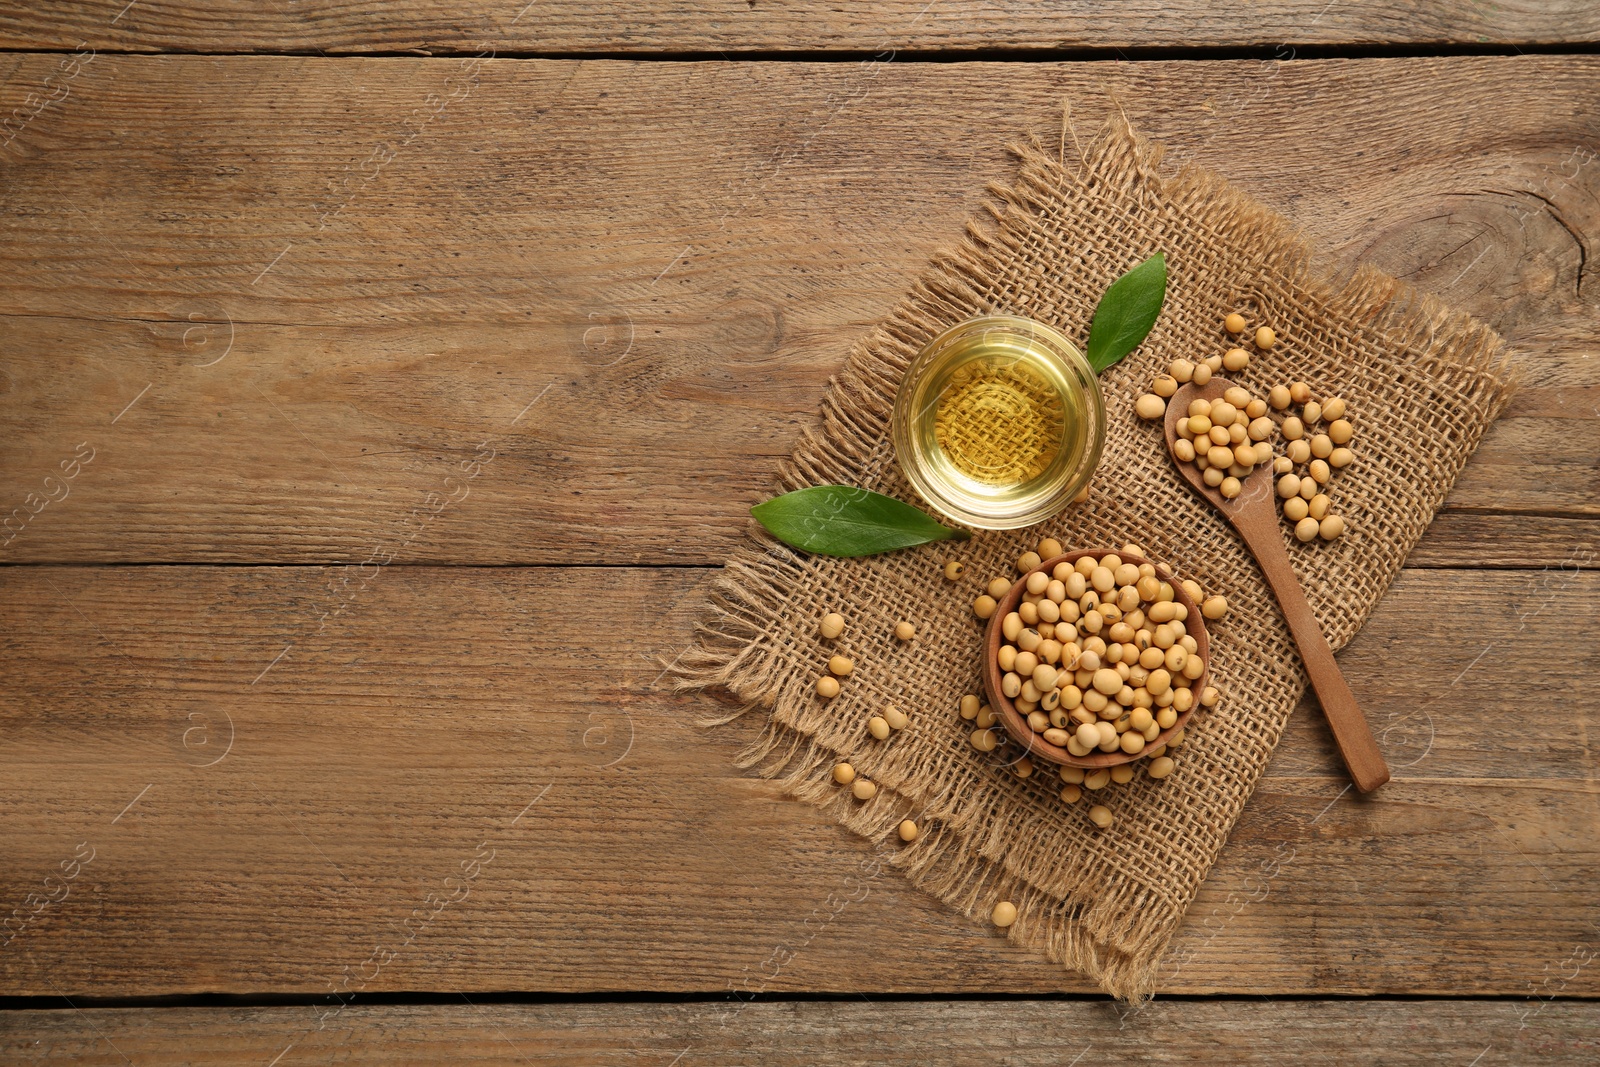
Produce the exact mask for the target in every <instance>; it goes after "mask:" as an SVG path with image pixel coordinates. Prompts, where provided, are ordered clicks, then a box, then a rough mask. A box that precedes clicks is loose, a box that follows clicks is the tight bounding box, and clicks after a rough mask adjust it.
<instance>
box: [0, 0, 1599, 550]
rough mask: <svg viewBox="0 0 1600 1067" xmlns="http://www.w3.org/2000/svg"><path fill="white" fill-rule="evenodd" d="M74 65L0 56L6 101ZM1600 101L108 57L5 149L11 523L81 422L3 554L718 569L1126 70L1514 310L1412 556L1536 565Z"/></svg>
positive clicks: (1456, 62) (1185, 80)
mask: <svg viewBox="0 0 1600 1067" xmlns="http://www.w3.org/2000/svg"><path fill="white" fill-rule="evenodd" d="M165 10H168V9H167V8H156V7H154V6H148V5H139V6H137V7H135V8H134V9H133V10H132V11H130V13H129V15H128V16H127V17H128V18H130V19H131V18H133V17H134V16H135V15H136V14H141V13H142V14H150V13H152V12H156V11H165ZM171 10H174V11H175V10H178V9H171ZM261 10H262V11H263V12H270V11H273V10H275V9H274V8H273V6H272V5H267V6H266V7H264V8H262V9H261ZM1335 10H1337V9H1335ZM1329 17H1330V18H1331V17H1333V12H1330V16H1329ZM58 64H59V59H58V57H54V56H18V55H11V56H4V57H0V113H3V112H8V111H10V110H12V109H13V108H14V107H15V106H16V105H17V104H19V103H20V102H21V101H22V100H23V98H24V95H25V94H26V93H27V92H30V91H34V90H36V89H37V88H38V87H39V86H40V85H42V84H43V82H44V80H45V79H47V78H49V77H51V75H52V72H54V71H56V70H57V66H58ZM1597 90H1600V60H1597V59H1595V58H1594V57H1581V58H1573V57H1554V56H1529V57H1516V58H1509V59H1493V58H1486V59H1467V58H1462V59H1451V60H1364V61H1349V62H1345V61H1319V62H1317V63H1274V62H1270V61H1269V62H1263V63H1258V62H1214V63H1206V62H1184V63H1167V62H1158V63H1142V64H1139V65H1138V67H1137V70H1134V69H1132V68H1129V67H1126V66H1116V65H1106V64H1078V65H1071V64H1068V65H1062V64H1031V63H1030V64H953V65H951V64H906V63H888V64H882V65H879V66H876V67H862V66H860V65H857V64H838V63H832V64H829V63H809V64H802V63H747V64H727V63H720V62H709V63H692V64H679V63H623V62H606V61H592V62H582V63H578V62H548V61H515V62H513V61H492V62H486V63H482V64H478V63H476V62H475V61H473V60H470V59H468V60H453V59H452V60H423V59H416V60H411V59H345V60H340V61H337V62H334V61H325V60H322V59H303V58H281V57H280V58H266V57H260V58H258V57H232V58H210V57H196V56H183V57H162V58H140V57H127V56H107V55H102V56H98V57H96V58H95V59H94V60H93V61H92V62H90V63H88V64H87V65H86V66H84V67H83V68H82V69H81V71H80V72H79V73H78V74H77V75H76V77H74V78H73V79H72V80H71V81H70V95H68V96H67V97H65V98H64V99H62V100H60V101H58V102H56V103H53V104H52V105H51V106H49V107H47V108H45V109H44V110H41V111H39V112H38V113H37V115H36V116H35V117H34V118H33V119H32V120H31V121H30V122H28V123H27V124H26V125H25V126H23V127H22V128H21V129H20V132H18V133H17V134H16V136H15V138H14V139H13V140H11V141H10V143H9V144H8V145H7V146H6V147H5V148H4V149H0V168H3V170H4V176H5V180H4V183H3V185H0V210H3V214H0V219H3V222H0V226H3V232H4V237H5V239H4V241H0V267H3V273H0V277H3V278H4V279H5V281H4V283H3V292H4V295H5V311H4V314H3V317H0V322H3V323H4V325H3V327H0V328H3V329H4V331H5V337H6V344H5V346H4V352H3V354H0V441H4V446H3V447H4V450H5V457H6V462H5V463H4V464H3V469H0V516H5V515H13V514H14V509H15V508H18V507H23V506H28V507H29V508H30V509H31V508H33V507H40V506H41V505H39V504H38V503H37V502H38V501H39V500H42V499H45V496H46V493H47V491H50V490H47V489H46V487H45V486H44V483H43V479H44V478H45V477H46V476H51V475H55V474H56V472H57V469H58V467H59V465H60V464H61V462H62V461H64V460H67V459H69V458H70V457H71V456H72V455H73V454H74V451H75V449H76V447H77V446H78V445H79V444H81V443H88V444H89V445H91V446H92V447H93V448H94V449H95V450H96V458H95V459H94V461H93V463H92V464H91V465H89V466H88V467H86V468H84V470H83V473H82V475H81V476H80V477H78V478H77V479H75V480H74V481H73V482H72V484H71V485H70V486H66V488H67V490H68V491H69V492H70V497H69V498H67V499H64V500H60V501H57V502H52V503H48V504H46V505H43V506H42V510H40V511H39V512H38V513H37V514H33V513H32V511H31V510H30V511H29V512H28V514H27V515H25V516H19V517H18V518H17V519H15V520H14V522H13V527H12V528H11V529H12V530H13V531H14V530H15V528H16V525H17V524H18V523H20V521H21V519H22V518H24V517H25V518H27V520H28V521H27V522H26V529H25V530H23V531H22V532H21V533H20V534H18V535H17V536H16V537H14V538H12V539H11V540H10V543H8V544H7V545H6V546H5V547H4V548H0V559H5V560H9V561H71V560H81V561H124V560H129V561H142V562H151V561H170V562H178V561H204V562H268V561H277V562H297V563H316V562H327V561H341V562H350V563H359V562H360V561H362V560H364V559H366V558H368V557H369V555H370V554H371V553H373V551H374V549H375V548H376V549H377V551H378V552H379V553H380V554H387V553H389V552H391V551H392V552H394V553H395V554H396V555H395V558H397V559H399V560H400V561H402V562H440V563H458V562H459V563H505V562H522V563H548V562H573V561H579V562H628V563H677V562H688V563H716V562H720V561H721V560H722V559H724V558H726V556H727V554H728V552H729V550H730V549H731V548H732V546H733V545H734V544H736V543H737V541H738V539H739V538H740V537H741V536H742V535H743V529H744V524H745V522H746V521H747V520H746V509H747V508H748V507H749V506H750V505H751V504H752V503H755V502H756V501H758V500H759V499H761V498H762V497H763V496H764V495H765V494H766V493H767V492H768V491H769V486H770V484H771V483H770V477H771V472H772V471H773V469H774V468H775V466H776V464H777V463H778V461H779V460H780V459H781V457H783V456H785V455H787V454H788V452H789V450H790V448H791V447H792V445H793V443H794V440H795V436H796V434H797V431H798V428H799V427H800V426H801V425H803V424H804V423H806V422H807V421H809V420H810V419H811V418H812V417H813V414H814V412H815V410H816V405H817V400H818V397H819V396H820V394H821V390H822V388H823V384H824V382H825V380H826V378H827V376H828V375H829V374H830V373H832V372H833V371H834V370H836V369H837V368H838V367H839V366H840V365H841V364H842V361H843V359H844V358H845V355H846V353H847V351H848V348H849V345H850V343H851V342H852V341H853V340H854V339H856V338H858V337H859V336H861V335H862V334H863V333H864V332H865V331H866V330H867V329H868V328H869V327H870V325H871V324H872V323H873V322H875V321H876V320H877V319H879V318H880V317H881V316H882V315H883V314H884V313H885V312H886V311H887V310H888V309H889V308H890V307H891V306H892V305H893V303H894V302H895V300H897V299H898V297H899V295H900V294H901V293H902V292H904V290H905V289H906V287H907V286H908V285H909V283H910V280H911V279H912V277H913V276H914V275H915V273H916V272H917V271H918V270H919V269H920V268H921V267H922V265H923V264H924V263H925V262H926V260H927V258H928V256H929V255H930V254H932V253H933V252H934V251H935V250H936V249H937V248H939V247H940V246H942V245H945V244H948V243H950V242H951V241H952V240H953V239H954V238H955V237H956V236H957V235H958V234H959V233H960V230H961V226H962V225H963V223H964V221H965V220H966V219H967V218H968V217H969V216H970V215H972V214H973V212H975V211H977V210H978V209H979V208H980V205H981V203H982V196H983V194H982V189H983V186H984V184H985V182H988V181H992V180H1003V179H1005V178H1006V177H1007V176H1008V175H1009V174H1010V172H1011V163H1010V162H1009V161H1008V159H1007V158H1006V156H1005V152H1004V142H1005V140H1006V139H1007V138H1009V137H1012V136H1013V135H1016V134H1020V133H1021V132H1023V131H1026V130H1029V129H1039V130H1044V131H1048V133H1047V135H1048V136H1051V137H1052V139H1053V138H1054V135H1055V131H1056V130H1057V129H1058V128H1059V125H1058V121H1057V120H1058V116H1059V106H1060V101H1061V99H1062V97H1063V96H1066V97H1069V98H1070V99H1071V100H1072V102H1073V106H1074V113H1075V115H1076V116H1077V118H1076V120H1075V123H1076V127H1075V128H1076V130H1077V131H1081V132H1085V133H1086V132H1087V131H1088V130H1090V129H1092V128H1093V125H1094V123H1095V122H1097V121H1098V119H1099V117H1100V116H1102V115H1104V114H1105V113H1106V112H1107V109H1108V108H1109V107H1110V106H1111V104H1110V100H1111V96H1112V94H1115V97H1116V98H1117V99H1118V100H1119V101H1121V103H1122V106H1124V107H1125V108H1126V110H1127V113H1128V114H1129V116H1130V117H1131V118H1132V119H1133V121H1134V122H1135V123H1136V124H1138V125H1139V126H1140V127H1141V128H1142V129H1144V130H1146V131H1147V132H1149V133H1150V134H1151V135H1152V136H1154V137H1156V138H1158V139H1160V140H1162V141H1163V142H1165V143H1166V144H1167V145H1168V146H1169V149H1170V152H1171V153H1172V154H1173V155H1175V156H1176V157H1178V158H1180V159H1186V160H1194V161H1197V162H1201V163H1205V164H1207V165H1210V166H1213V167H1216V168H1218V169H1220V170H1221V171H1223V172H1224V173H1227V174H1229V175H1230V176H1231V177H1233V178H1234V179H1235V180H1236V181H1237V182H1238V183H1239V184H1240V185H1241V186H1242V187H1243V188H1245V189H1246V190H1248V191H1249V192H1251V193H1252V194H1254V195H1256V196H1257V197H1259V198H1260V199H1262V200H1263V201H1265V202H1266V203H1268V204H1269V205H1271V206H1273V207H1275V208H1278V209H1280V210H1282V211H1284V212H1286V213H1287V214H1289V215H1290V216H1291V217H1293V218H1294V219H1295V220H1296V221H1297V222H1298V223H1299V224H1301V225H1302V226H1303V227H1304V228H1305V230H1306V232H1307V234H1308V235H1309V236H1310V237H1312V238H1313V239H1315V240H1317V241H1319V242H1321V243H1322V244H1323V245H1324V246H1325V247H1326V248H1327V249H1328V251H1329V254H1330V256H1332V257H1333V259H1334V260H1335V261H1338V262H1343V263H1353V262H1372V263H1375V264H1377V265H1379V266H1381V267H1383V268H1385V269H1387V270H1390V271H1393V272H1394V273H1397V274H1399V275H1402V276H1404V277H1407V278H1409V279H1410V280H1412V281H1414V282H1416V283H1417V284H1419V285H1420V286H1422V287H1423V288H1424V289H1427V290H1430V291H1433V292H1436V293H1438V294H1439V295H1441V296H1444V297H1446V298H1447V299H1449V300H1451V301H1452V302H1454V303H1456V304H1457V305H1459V306H1462V307H1465V308H1466V309H1468V310H1470V311H1472V312H1474V313H1476V314H1478V315H1480V316H1481V317H1483V318H1485V319H1486V320H1487V321H1489V322H1490V323H1491V324H1493V325H1495V326H1496V327H1497V328H1499V329H1500V330H1502V331H1503V332H1504V333H1505V335H1506V336H1507V337H1508V339H1509V340H1510V341H1511V343H1512V344H1513V346H1514V347H1515V350H1516V352H1517V354H1518V356H1519V357H1520V359H1521V360H1522V363H1523V368H1524V385H1523V388H1522V391H1521V392H1520V394H1519V395H1518V397H1517V399H1516V400H1515V402H1514V404H1513V406H1512V408H1511V410H1510V411H1509V412H1508V414H1507V415H1506V417H1505V418H1503V419H1502V420H1501V421H1500V422H1499V424H1497V426H1496V427H1495V428H1494V430H1493V431H1492V432H1491V434H1490V435H1489V437H1488V439H1487V440H1486V441H1485V443H1484V444H1483V446H1482V448H1481V450H1480V452H1479V455H1478V456H1477V458H1476V459H1475V460H1474V462H1473V463H1472V464H1471V465H1469V467H1468V468H1467V470H1466V472H1465V473H1464V474H1463V476H1462V478H1461V480H1460V482H1459V484H1458V486H1457V489H1456V491H1455V492H1454V494H1453V495H1452V497H1451V500H1450V507H1452V508H1459V509H1463V510H1464V511H1465V512H1466V516H1465V517H1464V518H1463V520H1462V523H1461V524H1458V525H1451V524H1448V523H1445V524H1442V525H1441V526H1440V527H1439V529H1438V530H1437V531H1436V532H1435V533H1434V534H1433V535H1431V537H1430V539H1429V540H1428V541H1426V542H1425V543H1424V548H1423V549H1421V550H1419V551H1423V552H1425V553H1426V558H1428V559H1430V560H1432V561H1433V562H1434V564H1436V565H1454V564H1455V563H1474V562H1477V561H1479V560H1481V559H1485V558H1489V559H1502V560H1508V561H1510V562H1515V563H1521V564H1526V563H1529V562H1532V563H1537V564H1559V563H1561V562H1562V561H1563V560H1565V559H1568V558H1569V557H1570V555H1571V553H1572V551H1573V550H1574V547H1575V546H1576V548H1577V551H1579V552H1583V551H1590V550H1592V545H1593V540H1594V538H1593V534H1591V533H1588V532H1587V530H1588V527H1587V525H1585V523H1586V522H1587V520H1590V519H1592V518H1594V517H1595V515H1596V514H1597V510H1596V509H1597V505H1596V503H1595V500H1596V495H1597V489H1600V473H1597V471H1596V468H1595V465H1594V457H1595V455H1596V454H1600V418H1597V416H1596V409H1597V407H1600V365H1597V364H1596V362H1595V361H1594V360H1593V359H1592V358H1591V355H1590V354H1591V351H1592V349H1593V347H1594V346H1595V344H1596V343H1597V340H1600V326H1597V315H1596V306H1595V301H1594V297H1593V286H1592V285H1591V288H1590V290H1587V291H1586V290H1584V289H1583V288H1582V286H1583V284H1584V283H1585V279H1584V272H1585V261H1586V255H1587V242H1588V241H1589V240H1590V238H1589V237H1588V236H1587V235H1589V234H1592V233H1594V232H1596V231H1597V228H1600V165H1596V162H1595V155H1594V146H1596V145H1597V144H1600V119H1597V118H1596V116H1595V113H1594V110H1593V109H1592V108H1591V107H1589V106H1588V105H1589V103H1590V102H1591V101H1592V100H1593V98H1594V96H1595V94H1596V91H1597ZM430 94H431V95H430ZM441 103H442V110H440V111H437V112H436V111H435V110H434V109H435V108H438V107H440V106H441ZM1400 131H1403V136H1401V135H1400ZM1064 144H1065V147H1066V149H1067V150H1068V151H1070V150H1071V139H1070V138H1068V139H1066V140H1065V142H1064ZM230 343H231V347H230ZM530 402H536V403H535V405H534V406H533V407H532V408H529V407H528V405H529V404H530ZM130 405H131V406H130ZM519 415H520V416H521V417H520V419H519ZM484 441H490V442H492V444H493V447H494V448H495V450H496V453H495V459H494V460H493V462H492V463H490V464H488V465H487V466H484V467H483V468H482V474H481V476H480V477H478V478H477V479H476V480H475V481H474V482H473V483H472V484H471V486H470V487H469V490H468V491H469V493H470V496H469V497H467V498H462V499H460V500H459V501H458V504H459V506H455V505H452V510H451V512H450V515H449V518H448V521H445V522H441V523H439V524H436V525H434V526H432V527H431V528H430V529H429V530H428V531H427V532H426V533H425V534H424V535H423V536H418V537H415V538H409V535H408V534H402V535H400V536H398V537H397V536H396V534H395V531H396V530H398V529H401V528H402V527H405V526H406V525H407V524H408V523H411V522H414V520H413V519H410V518H408V517H409V516H412V515H413V512H414V509H416V508H417V507H419V506H428V507H432V506H433V503H432V501H430V498H429V494H448V495H453V494H456V493H458V492H459V489H458V488H457V486H458V484H459V482H457V483H451V485H450V486H449V487H447V484H446V479H447V478H449V477H452V476H453V474H454V472H455V470H456V468H457V466H458V464H459V463H460V461H461V460H462V459H463V458H465V457H470V456H471V455H472V454H473V452H474V449H475V448H476V446H477V445H478V444H479V443H481V442H484ZM53 491H54V492H56V493H58V494H59V492H60V491H61V490H60V488H59V487H58V488H56V489H54V490H53ZM29 494H34V498H33V499H34V503H33V504H31V505H29V504H27V502H28V501H29ZM1506 516H1516V517H1517V518H1515V519H1514V520H1511V521H1507V520H1506V518H1505V517H1506ZM1524 516H1526V519H1524V518H1523V517H1524ZM1447 517H1448V513H1447ZM1575 520H1583V521H1582V522H1578V521H1575ZM1453 530H1460V531H1462V533H1461V535H1460V538H1459V540H1456V541H1454V542H1452V541H1451V538H1452V537H1453V536H1456V535H1454V534H1452V533H1451V531H1453ZM1586 546H1587V547H1586Z"/></svg>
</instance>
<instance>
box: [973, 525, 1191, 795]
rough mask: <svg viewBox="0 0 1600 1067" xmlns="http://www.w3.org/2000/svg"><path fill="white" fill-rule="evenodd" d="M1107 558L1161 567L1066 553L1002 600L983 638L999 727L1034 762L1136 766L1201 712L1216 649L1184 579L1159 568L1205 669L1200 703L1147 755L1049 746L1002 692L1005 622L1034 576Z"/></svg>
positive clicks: (1128, 557)
mask: <svg viewBox="0 0 1600 1067" xmlns="http://www.w3.org/2000/svg"><path fill="white" fill-rule="evenodd" d="M1106 555H1115V556H1117V557H1119V558H1120V559H1121V560H1122V562H1123V563H1131V564H1133V565H1135V566H1140V565H1143V564H1150V565H1151V566H1153V567H1154V566H1156V564H1155V562H1154V561H1153V560H1150V559H1146V558H1144V557H1142V556H1136V555H1132V554H1128V553H1124V552H1121V551H1118V550H1117V549H1115V548H1102V549H1080V550H1078V551H1075V552H1066V553H1063V554H1061V555H1059V556H1053V557H1051V558H1050V559H1047V560H1044V561H1042V562H1041V563H1040V564H1039V566H1037V567H1035V568H1034V569H1033V570H1030V571H1029V572H1028V573H1027V574H1024V575H1022V577H1020V578H1018V579H1017V580H1016V581H1015V582H1013V583H1012V585H1011V588H1010V590H1008V591H1007V593H1006V595H1005V596H1004V597H1003V598H1002V599H1001V600H1000V602H999V604H998V605H997V606H996V608H995V612H994V614H993V615H992V616H991V617H990V619H989V627H988V630H987V631H986V633H985V635H984V653H983V687H984V690H985V692H986V693H987V695H988V698H989V704H990V706H991V707H993V708H994V709H995V710H996V711H997V712H998V713H999V716H1000V721H1001V723H1003V724H1004V726H1005V729H1006V733H1008V734H1010V735H1011V737H1012V739H1013V740H1015V741H1016V742H1017V743H1018V744H1020V745H1022V746H1023V747H1024V748H1026V749H1027V751H1028V754H1029V755H1031V756H1034V757H1036V758H1038V759H1043V760H1047V761H1049V762H1051V763H1055V764H1061V765H1065V766H1069V767H1081V768H1083V769H1085V770H1099V769H1101V768H1107V767H1118V766H1122V765H1124V764H1129V763H1135V762H1137V761H1139V760H1141V759H1145V758H1146V757H1147V756H1148V755H1149V754H1150V753H1151V752H1152V751H1155V750H1159V749H1161V748H1162V747H1163V746H1165V745H1166V744H1167V743H1168V742H1169V741H1170V740H1171V739H1172V738H1173V736H1174V735H1176V734H1177V733H1178V732H1179V731H1181V730H1183V729H1184V727H1186V726H1187V725H1188V723H1189V719H1190V718H1191V717H1192V716H1193V715H1194V713H1195V711H1196V710H1197V709H1198V708H1199V707H1200V706H1201V704H1200V699H1199V698H1200V695H1201V694H1202V693H1204V692H1205V688H1206V685H1207V682H1208V680H1209V677H1210V673H1211V648H1210V642H1209V640H1208V637H1207V634H1206V626H1205V618H1204V616H1203V615H1202V614H1201V611H1200V605H1199V604H1197V603H1195V601H1194V599H1193V598H1192V597H1190V596H1189V594H1188V593H1186V592H1185V591H1184V589H1183V587H1182V585H1181V584H1180V583H1181V580H1182V579H1181V578H1180V577H1179V576H1178V575H1177V574H1176V573H1174V574H1172V575H1170V576H1165V577H1163V576H1161V575H1160V572H1159V568H1158V569H1157V576H1158V580H1160V581H1164V582H1166V583H1168V584H1169V585H1170V587H1171V589H1172V599H1173V602H1174V603H1177V604H1181V605H1183V607H1184V609H1185V612H1186V617H1185V619H1184V630H1185V632H1186V633H1187V634H1189V635H1190V636H1191V637H1193V638H1194V641H1195V652H1194V653H1193V654H1194V655H1196V656H1198V657H1199V658H1200V662H1201V663H1202V664H1203V665H1204V669H1203V670H1202V671H1201V673H1200V675H1199V677H1197V678H1194V679H1192V680H1190V683H1189V688H1190V689H1191V690H1192V691H1193V693H1194V694H1195V699H1194V701H1193V703H1192V704H1191V705H1190V707H1189V709H1188V710H1187V711H1184V712H1181V713H1179V715H1178V718H1177V721H1176V722H1174V723H1173V724H1172V725H1171V726H1169V727H1167V728H1166V729H1164V730H1162V731H1161V732H1160V733H1159V734H1157V735H1156V737H1155V739H1154V740H1152V741H1148V742H1147V743H1146V745H1145V747H1144V749H1142V750H1141V751H1139V752H1135V753H1128V752H1123V751H1121V750H1118V751H1115V752H1092V753H1090V754H1089V755H1086V756H1075V755H1073V754H1072V753H1071V752H1070V751H1068V750H1067V748H1066V747H1065V746H1064V745H1057V744H1054V743H1052V742H1049V741H1046V740H1045V739H1044V737H1043V735H1041V734H1038V733H1035V732H1034V730H1033V728H1032V727H1031V726H1029V725H1028V720H1027V718H1026V716H1024V715H1023V714H1022V713H1021V712H1020V711H1018V710H1017V706H1016V704H1015V703H1013V702H1012V700H1011V698H1010V697H1008V696H1006V695H1005V692H1004V690H1003V689H1002V687H1001V679H1002V676H1003V674H1004V673H1005V672H1003V671H1002V670H1001V669H1000V646H1001V644H1002V642H1003V640H1004V632H1003V625H1004V620H1005V618H1006V616H1007V615H1009V614H1011V613H1012V612H1014V611H1016V610H1017V607H1018V605H1020V604H1021V603H1022V600H1023V598H1024V597H1025V596H1026V595H1027V582H1028V577H1029V575H1031V574H1035V573H1037V572H1040V571H1042V572H1044V573H1045V574H1047V575H1050V574H1053V572H1054V570H1055V568H1056V566H1057V565H1058V564H1061V563H1067V564H1071V565H1073V566H1074V567H1075V566H1076V565H1077V562H1078V560H1080V559H1082V558H1084V557H1086V556H1092V557H1094V558H1095V559H1100V558H1101V557H1103V556H1106Z"/></svg>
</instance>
